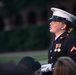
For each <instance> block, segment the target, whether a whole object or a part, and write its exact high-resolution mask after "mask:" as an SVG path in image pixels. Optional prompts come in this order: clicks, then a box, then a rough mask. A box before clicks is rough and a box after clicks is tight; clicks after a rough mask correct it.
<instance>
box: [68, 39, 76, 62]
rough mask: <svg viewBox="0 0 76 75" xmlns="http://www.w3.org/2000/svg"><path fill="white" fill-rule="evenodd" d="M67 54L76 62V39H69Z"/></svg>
mask: <svg viewBox="0 0 76 75" xmlns="http://www.w3.org/2000/svg"><path fill="white" fill-rule="evenodd" d="M67 55H68V56H69V57H71V58H72V59H73V60H74V61H75V62H76V39H75V38H74V39H73V38H72V39H69V41H68V43H67Z"/></svg>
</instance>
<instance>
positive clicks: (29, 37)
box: [0, 25, 50, 52]
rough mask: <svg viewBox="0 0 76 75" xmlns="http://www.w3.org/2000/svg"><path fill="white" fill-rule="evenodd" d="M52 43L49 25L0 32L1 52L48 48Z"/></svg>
mask: <svg viewBox="0 0 76 75" xmlns="http://www.w3.org/2000/svg"><path fill="white" fill-rule="evenodd" d="M49 43H50V35H49V28H48V25H41V26H35V25H34V26H28V27H26V28H18V29H13V30H10V31H7V32H4V31H0V51H1V52H3V51H4V52H5V51H9V52H10V51H20V50H23V51H24V50H35V49H44V48H47V47H48V45H49Z"/></svg>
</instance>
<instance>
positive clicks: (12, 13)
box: [0, 0, 76, 52]
mask: <svg viewBox="0 0 76 75" xmlns="http://www.w3.org/2000/svg"><path fill="white" fill-rule="evenodd" d="M51 7H58V8H61V9H64V10H66V11H68V12H70V13H72V14H74V15H76V0H0V52H16V51H28V50H45V49H48V47H49V45H50V43H51V40H52V38H53V35H52V33H50V32H49V22H48V18H50V17H51V15H52V12H51V10H50V8H51ZM73 28H74V31H73V34H74V35H75V36H76V34H75V32H76V31H75V30H76V21H74V24H73Z"/></svg>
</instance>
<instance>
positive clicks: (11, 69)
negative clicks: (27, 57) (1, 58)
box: [0, 61, 26, 75]
mask: <svg viewBox="0 0 76 75" xmlns="http://www.w3.org/2000/svg"><path fill="white" fill-rule="evenodd" d="M0 75H26V74H25V71H24V70H23V69H21V68H20V67H19V66H17V64H16V63H15V62H13V61H9V62H1V63H0Z"/></svg>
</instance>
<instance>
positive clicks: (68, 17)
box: [50, 7, 76, 22]
mask: <svg viewBox="0 0 76 75" xmlns="http://www.w3.org/2000/svg"><path fill="white" fill-rule="evenodd" d="M51 10H52V11H53V16H58V17H61V18H65V19H66V20H67V21H70V22H72V21H73V20H74V19H76V16H74V15H72V14H70V13H68V12H66V11H64V10H61V9H58V8H54V7H52V8H51ZM50 19H51V18H50Z"/></svg>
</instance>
